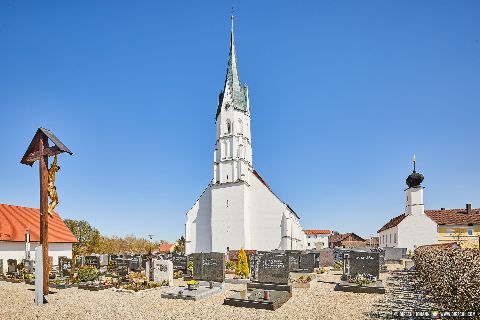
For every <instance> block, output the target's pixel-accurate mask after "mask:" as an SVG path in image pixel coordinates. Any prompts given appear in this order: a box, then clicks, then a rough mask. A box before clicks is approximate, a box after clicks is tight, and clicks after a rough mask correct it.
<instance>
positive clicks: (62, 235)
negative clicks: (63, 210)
mask: <svg viewBox="0 0 480 320" xmlns="http://www.w3.org/2000/svg"><path fill="white" fill-rule="evenodd" d="M27 228H29V231H30V241H40V210H39V209H36V208H25V207H19V206H12V205H8V204H0V241H21V242H23V241H25V229H27ZM48 242H60V243H76V242H78V241H77V239H76V238H75V237H74V235H73V234H72V232H71V231H70V229H69V228H68V227H67V225H66V224H65V222H63V220H62V219H61V218H60V216H59V215H58V214H57V213H56V212H54V213H53V218H50V217H48Z"/></svg>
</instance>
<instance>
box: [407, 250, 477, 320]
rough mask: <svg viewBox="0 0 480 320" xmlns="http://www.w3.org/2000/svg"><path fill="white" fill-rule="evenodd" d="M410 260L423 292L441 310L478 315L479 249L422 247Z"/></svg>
mask: <svg viewBox="0 0 480 320" xmlns="http://www.w3.org/2000/svg"><path fill="white" fill-rule="evenodd" d="M414 259H415V268H416V270H417V276H418V277H419V278H420V280H421V282H422V283H423V285H424V289H426V290H427V291H428V292H429V293H430V294H432V296H433V297H435V298H436V299H437V300H438V302H440V303H441V304H442V306H443V307H444V308H445V310H457V311H476V312H477V313H479V312H480V304H479V303H478V301H480V250H478V249H458V248H457V249H455V248H438V247H430V246H424V247H420V248H418V249H417V250H415V257H414Z"/></svg>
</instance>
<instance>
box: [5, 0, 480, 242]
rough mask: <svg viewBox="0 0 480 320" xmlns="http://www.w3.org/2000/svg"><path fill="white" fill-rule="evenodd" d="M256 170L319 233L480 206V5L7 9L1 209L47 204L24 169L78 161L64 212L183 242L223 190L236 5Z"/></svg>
mask: <svg viewBox="0 0 480 320" xmlns="http://www.w3.org/2000/svg"><path fill="white" fill-rule="evenodd" d="M232 5H234V6H235V15H236V19H235V31H236V33H235V40H236V44H237V55H238V63H239V70H240V77H241V80H242V82H247V83H248V85H249V93H250V104H251V116H252V123H251V127H252V145H253V162H254V167H255V168H256V169H257V171H258V172H260V174H261V175H262V176H263V178H264V179H265V180H266V181H267V182H268V183H269V184H270V186H271V187H272V189H273V190H274V191H275V192H276V193H277V194H278V195H279V196H280V197H281V198H282V199H284V200H285V201H286V202H288V203H289V204H290V205H291V206H292V207H293V208H294V209H295V210H296V211H297V213H298V214H299V215H300V217H301V221H302V225H303V227H304V228H318V229H334V230H338V231H340V232H352V231H353V232H356V233H358V234H359V235H362V236H369V235H371V234H374V233H375V232H376V230H378V229H379V228H380V227H381V226H382V225H383V224H384V223H385V222H386V221H387V220H388V219H390V218H391V217H393V216H394V215H398V214H400V213H402V212H403V210H404V205H405V196H404V188H405V178H406V177H407V175H408V174H409V173H410V172H411V169H412V165H411V158H412V154H413V153H416V154H417V168H418V170H419V171H420V172H422V173H423V174H424V175H425V181H424V186H425V187H426V189H425V205H426V207H427V208H432V209H433V208H440V207H447V208H457V207H464V206H465V203H466V202H471V203H472V206H473V207H479V206H480V184H479V181H480V160H479V159H480V148H479V142H480V127H479V119H480V19H479V14H480V2H479V1H439V0H435V1H433V0H432V1H354V0H352V1H304V2H302V4H301V5H299V2H295V1H270V2H267V1H262V2H260V1H242V2H240V1H184V2H181V3H180V2H174V1H171V2H166V1H165V2H161V1H43V2H38V1H2V2H0V44H1V49H0V123H1V125H0V134H1V135H2V152H1V158H0V203H9V204H16V205H24V206H32V207H36V206H38V168H37V166H36V165H35V166H34V168H30V167H27V166H23V165H21V164H20V163H19V161H20V158H21V156H22V155H23V153H24V151H25V149H26V147H27V146H28V143H29V142H30V139H31V138H32V136H33V134H34V133H35V130H36V129H37V127H40V126H43V127H46V128H49V129H51V130H52V131H53V132H54V133H55V134H56V135H57V136H58V137H59V138H60V139H61V140H62V141H63V142H64V143H65V144H66V145H67V146H68V147H70V148H71V150H72V151H73V152H74V156H72V157H70V156H68V155H62V156H61V157H60V159H59V160H60V166H61V168H62V170H61V171H60V172H59V174H58V176H57V185H58V186H57V189H58V192H59V197H60V204H59V205H58V207H57V208H58V211H59V213H60V214H61V215H62V216H63V217H65V218H73V219H85V220H88V221H89V222H90V223H91V224H93V225H94V226H96V227H98V228H99V229H100V231H101V232H102V233H104V234H107V235H113V234H117V235H126V234H134V235H136V236H141V237H143V236H146V235H147V234H155V235H156V237H155V238H156V239H157V240H159V239H166V240H171V241H173V240H175V239H177V238H178V237H179V236H180V235H181V234H182V233H183V230H184V223H185V218H186V217H185V213H186V211H187V210H188V209H189V208H190V207H191V206H192V205H193V203H194V201H195V200H196V199H197V198H198V196H199V195H200V194H201V192H202V191H203V189H204V188H205V187H206V185H207V184H208V182H209V181H210V179H211V177H212V159H213V146H214V140H215V127H214V116H215V111H216V107H217V106H216V103H217V99H218V93H219V91H220V90H221V89H222V85H223V81H224V77H225V71H226V67H227V59H228V43H229V31H230V20H229V15H230V12H231V6H232Z"/></svg>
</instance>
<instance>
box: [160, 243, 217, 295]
mask: <svg viewBox="0 0 480 320" xmlns="http://www.w3.org/2000/svg"><path fill="white" fill-rule="evenodd" d="M189 260H190V261H192V262H193V275H192V276H193V280H190V281H188V282H187V286H186V287H176V288H174V289H171V290H169V291H167V292H165V293H163V294H162V298H167V299H183V300H200V299H204V298H206V297H209V296H211V295H213V294H216V293H219V292H222V291H223V290H224V280H225V255H224V254H223V253H218V252H210V253H193V254H191V255H190V257H189Z"/></svg>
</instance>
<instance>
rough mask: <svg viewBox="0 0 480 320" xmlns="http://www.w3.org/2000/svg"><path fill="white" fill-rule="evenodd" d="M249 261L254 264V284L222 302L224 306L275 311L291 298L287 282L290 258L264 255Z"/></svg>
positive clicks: (275, 254)
mask: <svg viewBox="0 0 480 320" xmlns="http://www.w3.org/2000/svg"><path fill="white" fill-rule="evenodd" d="M250 261H252V262H254V263H256V264H257V265H256V266H255V268H254V269H255V271H254V272H255V273H256V274H255V275H254V276H255V282H251V283H249V284H247V288H246V289H245V290H242V291H241V292H239V293H236V294H234V295H232V296H230V297H228V298H226V299H225V300H224V302H223V304H225V305H230V306H234V307H245V308H255V309H266V310H276V309H278V308H280V307H281V306H282V305H283V304H284V303H285V302H287V301H288V300H289V299H290V298H291V296H292V286H291V285H289V284H288V282H289V263H290V258H289V257H288V256H287V255H285V254H281V253H264V254H261V255H260V256H259V257H258V258H257V257H252V258H251V259H250Z"/></svg>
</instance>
